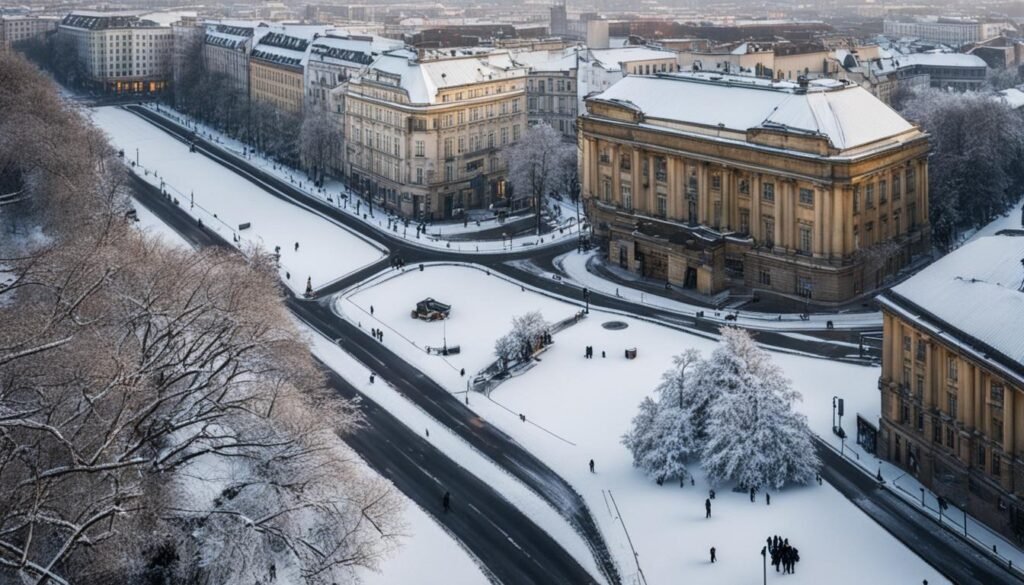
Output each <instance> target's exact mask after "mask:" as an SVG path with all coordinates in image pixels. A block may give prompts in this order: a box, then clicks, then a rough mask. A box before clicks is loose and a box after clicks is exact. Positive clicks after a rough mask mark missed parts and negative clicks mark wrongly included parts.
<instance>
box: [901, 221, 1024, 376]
mask: <svg viewBox="0 0 1024 585" xmlns="http://www.w3.org/2000/svg"><path fill="white" fill-rule="evenodd" d="M1022 260H1024V237H1014V236H989V237H986V238H979V239H977V240H974V241H973V242H970V243H969V244H967V245H965V246H963V247H962V248H960V249H958V250H956V251H954V252H952V253H950V254H948V255H946V256H944V257H942V258H941V259H939V260H938V261H937V262H935V263H934V264H932V265H931V266H929V267H927V268H925V269H924V270H922V271H921V272H919V273H918V274H916V275H915V276H913V277H912V278H910V279H908V280H907V281H905V282H903V283H901V284H899V285H897V286H895V287H893V289H892V293H894V294H895V295H896V296H897V298H899V297H902V298H903V299H906V300H907V301H910V302H911V303H913V304H914V305H917V306H918V307H920V308H921V309H923V310H924V311H927V312H928V313H929V314H930V315H932V316H934V317H935V318H938V319H939V320H941V321H942V322H944V323H946V324H948V325H949V326H951V327H955V328H956V329H957V330H959V332H961V333H963V334H965V335H967V336H969V337H972V338H974V339H976V340H978V341H980V342H981V343H984V344H986V345H988V346H990V347H992V348H993V349H995V350H996V351H998V352H1000V353H1002V354H1004V355H1005V356H1007V357H1009V358H1010V359H1011V360H1013V361H1015V362H1016V363H1017V366H1018V367H1024V292H1021V290H1020V287H1021V283H1022V282H1024V265H1022V264H1021V261H1022ZM947 333H950V334H954V335H955V336H956V337H960V338H961V341H963V340H962V336H959V335H956V334H955V332H952V331H947Z"/></svg>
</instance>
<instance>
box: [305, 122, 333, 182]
mask: <svg viewBox="0 0 1024 585" xmlns="http://www.w3.org/2000/svg"><path fill="white" fill-rule="evenodd" d="M340 147H341V128H340V127H339V126H338V123H337V122H336V120H335V116H334V115H333V114H331V113H330V112H325V111H323V110H319V109H313V110H309V111H307V112H306V113H305V114H304V116H303V118H302V128H301V130H299V158H300V159H302V166H303V168H305V169H306V170H307V171H308V172H309V173H310V174H311V175H312V177H313V180H314V181H316V182H319V181H322V180H323V178H324V175H326V174H327V171H328V170H329V169H330V167H331V164H332V162H333V161H334V160H335V159H336V158H337V153H338V149H339V148H340Z"/></svg>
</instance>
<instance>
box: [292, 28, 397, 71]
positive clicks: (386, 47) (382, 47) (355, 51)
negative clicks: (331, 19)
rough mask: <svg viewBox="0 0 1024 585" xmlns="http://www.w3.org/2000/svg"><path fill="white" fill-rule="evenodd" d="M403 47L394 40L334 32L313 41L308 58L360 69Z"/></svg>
mask: <svg viewBox="0 0 1024 585" xmlns="http://www.w3.org/2000/svg"><path fill="white" fill-rule="evenodd" d="M403 46H404V43H402V41H396V40H394V39H386V38H384V37H378V36H362V35H348V34H343V33H340V32H335V33H331V34H328V35H327V36H324V37H320V38H318V39H316V40H314V41H313V44H312V46H311V47H310V58H311V59H317V60H320V61H327V62H334V63H340V64H343V65H354V66H360V67H362V66H366V65H369V64H370V63H371V62H372V61H373V59H374V58H376V57H377V56H378V55H380V54H381V53H383V52H385V51H390V50H393V49H400V48H402V47H403Z"/></svg>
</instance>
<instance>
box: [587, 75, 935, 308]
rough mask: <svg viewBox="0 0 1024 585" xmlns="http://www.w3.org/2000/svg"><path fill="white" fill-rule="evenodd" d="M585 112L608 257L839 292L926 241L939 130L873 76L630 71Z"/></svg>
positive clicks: (646, 269)
mask: <svg viewBox="0 0 1024 585" xmlns="http://www.w3.org/2000/svg"><path fill="white" fill-rule="evenodd" d="M586 108H587V109H586V112H585V113H584V114H583V115H582V116H581V117H580V120H579V125H580V142H581V147H582V158H581V161H580V175H581V178H582V179H581V180H582V183H583V196H584V198H585V200H586V202H587V209H588V213H589V214H590V216H589V217H590V219H591V223H592V225H593V226H594V235H595V237H597V238H598V239H599V241H601V242H603V244H604V245H605V246H607V249H608V254H609V259H610V261H611V262H614V263H616V264H618V265H620V266H622V267H623V268H625V269H627V270H630V271H633V272H635V273H638V274H640V275H642V276H645V277H648V278H651V279H656V280H658V281H661V282H666V283H671V284H673V285H677V286H681V287H684V288H692V289H695V290H697V291H699V292H700V293H703V294H706V295H715V294H718V293H721V292H722V291H725V290H727V289H729V288H730V287H734V286H736V287H744V288H750V289H762V290H768V291H774V292H776V293H779V294H783V295H789V296H793V297H796V298H800V297H804V298H807V299H810V300H814V301H817V302H820V303H841V302H845V301H848V300H850V299H852V298H854V297H856V296H858V295H861V294H863V293H865V292H868V291H870V290H872V289H874V288H877V287H878V286H879V285H881V284H882V282H883V280H884V278H885V277H886V276H887V275H890V274H892V273H894V272H895V271H896V270H898V269H899V268H900V267H901V266H903V265H905V264H906V263H907V262H908V261H909V258H910V256H911V254H916V253H920V252H923V251H926V250H927V249H928V241H929V228H928V180H927V176H928V162H927V155H928V150H929V146H928V139H927V136H926V134H925V133H923V132H922V131H921V130H919V129H918V128H917V127H915V126H914V125H912V124H910V123H909V122H907V121H906V120H904V119H903V118H901V117H900V116H899V114H897V113H896V112H895V111H893V110H892V109H890V108H889V107H888V106H886V105H885V104H883V103H882V102H880V101H879V100H878V99H877V98H875V97H874V96H872V95H871V94H870V93H868V92H867V91H865V90H864V89H863V88H860V87H857V86H853V85H847V84H844V83H842V82H839V81H835V80H830V79H822V80H814V81H810V82H808V81H806V80H801V81H800V82H799V83H789V82H781V83H779V82H771V81H769V80H758V79H754V78H749V77H739V76H726V75H722V74H710V73H679V74H674V75H659V76H656V77H654V76H650V77H649V76H634V75H630V76H627V77H626V78H624V79H623V80H622V81H619V82H618V83H616V84H615V85H613V86H612V87H611V88H609V89H608V90H606V91H604V92H602V93H601V94H598V95H596V96H593V97H591V98H588V99H587V102H586Z"/></svg>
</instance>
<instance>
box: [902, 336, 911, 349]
mask: <svg viewBox="0 0 1024 585" xmlns="http://www.w3.org/2000/svg"><path fill="white" fill-rule="evenodd" d="M903 351H910V336H909V335H904V336H903Z"/></svg>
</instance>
